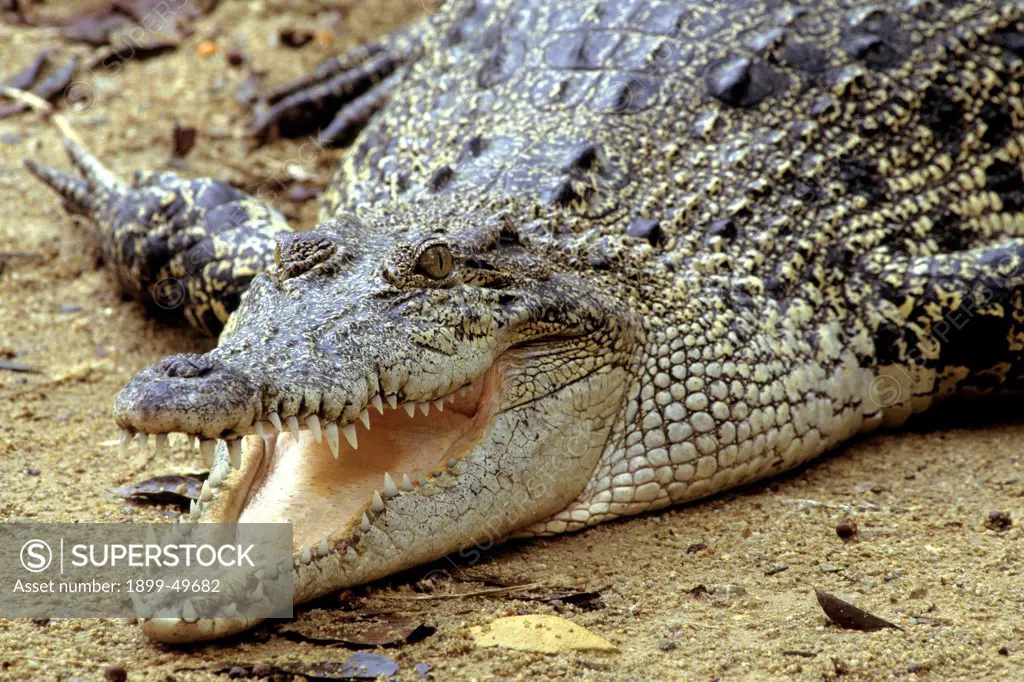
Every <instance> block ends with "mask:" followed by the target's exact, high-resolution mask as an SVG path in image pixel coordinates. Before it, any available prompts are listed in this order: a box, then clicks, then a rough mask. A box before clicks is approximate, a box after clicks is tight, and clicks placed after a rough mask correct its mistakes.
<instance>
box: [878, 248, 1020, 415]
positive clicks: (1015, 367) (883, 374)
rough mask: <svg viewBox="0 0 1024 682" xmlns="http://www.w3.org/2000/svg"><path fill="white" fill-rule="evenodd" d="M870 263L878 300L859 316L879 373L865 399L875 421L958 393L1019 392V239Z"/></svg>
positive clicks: (917, 409) (909, 412)
mask: <svg viewBox="0 0 1024 682" xmlns="http://www.w3.org/2000/svg"><path fill="white" fill-rule="evenodd" d="M873 262H874V263H877V267H876V268H874V270H875V271H876V272H877V275H876V279H875V285H874V286H875V288H876V290H877V291H878V293H879V294H880V295H879V296H877V298H876V299H875V302H874V303H872V304H871V305H870V306H869V307H868V310H867V311H866V313H865V319H866V320H867V321H868V323H869V324H870V325H871V326H872V327H874V328H875V329H877V330H878V331H877V332H876V339H875V349H876V354H877V360H876V362H877V367H878V370H877V371H878V376H877V378H876V379H875V381H874V383H873V384H872V387H871V389H870V390H869V391H868V393H869V395H868V396H867V397H868V399H870V400H873V401H874V402H875V403H876V404H877V405H878V406H879V407H880V408H881V410H880V414H879V415H878V418H879V419H881V420H882V421H883V422H884V423H885V424H887V425H899V424H900V423H902V422H903V421H905V420H906V419H907V418H908V417H909V416H910V415H912V414H914V413H917V412H921V411H922V410H924V409H926V408H928V407H929V406H930V405H931V404H932V403H933V402H934V400H935V399H937V398H941V397H944V396H947V395H950V394H952V393H954V392H957V391H972V392H984V391H992V390H1005V389H1019V388H1020V382H1021V379H1022V378H1024V352H1022V351H1024V240H1022V239H1008V240H1006V241H1004V242H1002V243H999V244H996V245H993V246H988V247H979V248H976V249H972V250H968V251H963V252H957V253H952V254H943V255H938V256H931V257H917V258H909V259H890V258H888V257H887V256H886V255H885V254H878V255H877V256H876V258H875V259H874V261H873ZM868 267H869V268H871V265H870V264H869V265H868Z"/></svg>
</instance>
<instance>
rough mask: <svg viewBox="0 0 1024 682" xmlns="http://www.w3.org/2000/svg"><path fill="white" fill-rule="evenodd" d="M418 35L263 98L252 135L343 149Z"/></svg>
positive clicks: (380, 102) (395, 77) (335, 62)
mask: <svg viewBox="0 0 1024 682" xmlns="http://www.w3.org/2000/svg"><path fill="white" fill-rule="evenodd" d="M420 45H421V41H420V38H419V36H418V29H408V30H406V31H401V32H398V33H395V34H392V35H390V36H388V37H387V38H385V39H384V40H383V41H380V42H375V43H369V44H367V45H362V46H360V47H357V48H355V49H354V50H352V51H350V52H347V53H345V54H344V55H342V56H340V57H334V58H331V59H328V60H327V61H325V62H323V63H321V64H320V65H319V66H318V67H317V68H316V69H314V70H313V72H312V73H311V74H309V75H308V76H306V77H304V78H300V79H299V80H296V81H294V82H292V83H289V84H287V85H285V86H283V87H281V88H278V89H277V90H275V91H274V92H272V93H270V94H269V95H268V96H267V97H266V105H265V107H264V109H263V110H262V111H260V112H259V113H258V114H257V116H256V120H255V121H254V123H253V126H252V130H253V134H254V135H256V136H257V138H259V139H261V140H263V139H266V138H267V137H268V136H269V135H270V134H271V132H272V131H274V130H276V131H277V132H278V133H279V134H280V135H281V136H283V137H298V136H301V135H309V134H314V133H316V134H317V137H318V141H319V143H320V144H321V145H322V146H331V147H341V146H345V145H347V144H349V143H350V142H351V141H352V140H353V139H355V136H356V135H357V134H358V133H359V131H360V130H362V129H363V127H364V126H365V125H366V124H367V122H369V120H370V118H371V117H372V116H373V115H374V114H375V113H377V112H378V111H379V110H380V109H381V107H383V106H384V103H385V102H386V101H387V98H388V95H389V94H390V93H391V91H392V90H393V89H394V87H395V85H397V83H398V81H399V80H400V78H401V74H402V73H403V70H404V68H405V67H406V66H407V65H408V64H409V63H411V62H412V61H414V60H415V59H416V58H417V57H418V56H419V54H420V49H421V48H420Z"/></svg>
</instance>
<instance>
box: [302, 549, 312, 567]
mask: <svg viewBox="0 0 1024 682" xmlns="http://www.w3.org/2000/svg"><path fill="white" fill-rule="evenodd" d="M312 560H313V553H312V552H310V551H309V547H308V546H307V547H303V548H302V555H301V556H300V557H299V561H301V562H302V563H304V564H308V563H309V562H310V561H312Z"/></svg>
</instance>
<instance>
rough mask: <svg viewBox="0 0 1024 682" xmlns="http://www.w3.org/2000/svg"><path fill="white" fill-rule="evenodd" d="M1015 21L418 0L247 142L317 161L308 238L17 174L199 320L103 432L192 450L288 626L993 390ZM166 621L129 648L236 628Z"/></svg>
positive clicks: (1007, 230)
mask: <svg viewBox="0 0 1024 682" xmlns="http://www.w3.org/2000/svg"><path fill="white" fill-rule="evenodd" d="M1022 17H1024V4H1022V3H1021V2H1020V1H1019V0H1015V1H1005V0H1004V1H995V0H981V1H974V0H962V1H961V0H958V1H947V2H934V1H933V0H899V1H896V2H879V3H875V4H871V5H861V4H860V3H855V2H849V3H847V2H840V1H838V0H825V1H823V2H814V3H806V6H800V5H798V4H795V3H788V2H782V1H776V0H733V1H730V2H715V1H713V0H701V1H700V2H694V1H691V0H675V1H673V2H648V1H647V0H643V1H641V0H614V1H612V0H599V1H588V2H574V3H566V2H547V1H544V2H541V1H540V0H521V1H518V2H513V1H511V0H497V1H494V2H487V1H485V0H473V1H459V2H454V3H451V4H450V5H449V6H447V7H446V8H445V10H444V11H442V12H438V13H436V14H434V15H432V16H430V17H428V18H426V19H424V20H422V21H420V22H419V23H417V24H415V25H413V26H412V27H411V28H409V29H407V30H404V31H402V32H400V33H398V34H396V35H393V36H389V37H387V38H385V39H383V40H382V41H380V42H379V43H376V44H373V45H368V46H365V47H362V48H359V49H358V50H356V51H355V52H353V53H350V54H348V55H345V56H343V57H341V58H338V59H334V60H331V61H329V62H327V63H325V64H324V65H322V66H321V67H320V68H319V69H318V70H317V71H316V73H314V74H313V75H311V76H310V77H309V78H307V79H304V80H303V81H301V82H299V83H296V84H293V85H292V86H289V87H287V88H285V89H284V90H282V91H280V92H279V93H278V95H277V96H276V97H275V98H274V101H272V102H271V103H270V106H269V108H268V109H267V110H266V112H265V114H264V115H263V116H262V117H261V118H260V119H259V120H258V122H257V124H256V127H257V128H258V129H259V131H260V132H264V131H267V130H270V129H271V128H274V127H276V128H278V129H279V130H280V131H282V132H284V133H286V134H287V133H300V132H303V131H308V130H310V129H315V128H317V127H318V126H323V125H324V124H327V123H328V122H330V123H329V125H327V127H326V129H325V133H326V136H327V137H330V138H332V139H341V140H343V141H346V142H348V141H352V140H354V141H352V144H351V147H350V149H349V151H348V152H347V155H346V156H345V157H344V161H343V163H342V165H341V168H340V169H339V171H338V172H337V175H336V177H335V179H334V180H333V182H332V183H331V185H330V187H329V188H328V190H327V191H326V193H325V194H324V197H323V203H322V210H321V214H320V223H319V225H318V227H317V228H316V229H314V230H312V231H310V232H291V231H290V230H289V226H288V225H287V224H286V221H285V219H284V218H283V217H282V216H281V215H280V214H279V213H278V212H276V211H275V210H274V209H273V208H271V207H269V206H267V205H265V204H264V203H262V202H260V201H258V200H256V199H254V198H251V197H247V196H246V195H244V194H242V193H240V192H239V191H237V190H234V189H232V188H229V187H227V186H224V185H222V184H218V183H216V182H213V181H210V180H186V179H181V178H179V177H177V176H175V175H173V174H170V173H151V174H144V175H140V176H139V177H137V178H136V181H135V183H134V184H133V185H132V186H129V185H127V184H124V183H122V182H121V181H120V180H118V179H117V178H116V177H115V176H114V175H113V174H112V173H110V172H109V171H107V170H106V169H105V168H103V167H102V166H101V165H100V164H99V162H98V161H96V160H95V159H93V158H92V157H90V156H89V155H88V154H87V153H86V152H85V151H84V150H82V149H81V148H79V147H77V146H75V145H71V147H70V151H71V157H72V160H73V162H74V164H75V165H76V167H77V169H78V171H79V173H80V176H76V175H72V174H68V173H65V172H62V171H58V170H54V169H50V168H44V167H42V166H39V165H38V164H36V163H33V162H29V168H30V169H31V170H32V172H33V173H34V174H36V175H37V176H38V177H39V178H41V179H42V180H43V181H44V182H46V183H47V184H49V185H50V186H51V187H53V188H54V189H56V190H57V191H58V192H59V193H60V194H61V195H62V196H63V197H64V199H65V201H66V204H67V205H68V206H69V207H70V208H71V209H73V210H76V211H78V212H81V213H85V214H86V215H88V216H90V217H91V218H92V219H93V220H95V222H96V223H97V224H98V225H99V231H100V235H101V237H102V240H103V251H104V254H105V256H106V259H107V261H108V263H109V264H110V267H111V269H112V272H113V273H114V275H115V277H116V279H117V280H118V282H119V283H120V285H121V286H122V287H123V288H125V289H126V290H127V291H129V292H132V293H134V294H135V295H136V296H138V297H139V298H140V299H142V300H146V301H148V302H149V303H151V304H155V306H154V307H156V308H159V309H161V310H163V312H164V313H165V314H172V315H177V316H180V317H181V318H183V319H185V320H187V321H188V322H189V323H191V324H192V325H195V326H197V327H200V328H202V329H206V330H208V331H209V332H211V333H218V332H220V330H221V327H222V325H223V331H222V332H220V343H219V346H218V347H217V348H216V349H215V350H213V351H211V352H209V353H206V354H202V355H177V356H173V357H169V358H167V359H165V360H163V361H162V362H159V363H157V364H156V365H154V366H152V367H150V368H148V369H146V370H145V371H143V372H141V373H140V374H138V375H137V376H136V377H135V378H133V379H132V380H131V381H130V383H129V384H128V385H127V387H125V389H124V390H123V391H122V392H121V394H120V395H119V396H118V397H117V400H116V406H115V413H116V419H117V422H118V424H119V425H120V426H121V427H122V429H124V432H123V435H124V437H125V438H129V437H132V436H134V437H136V438H138V439H139V440H141V441H142V442H143V443H144V442H145V440H146V438H147V435H155V436H156V439H157V441H158V445H159V444H160V443H162V442H164V441H165V440H166V438H167V434H168V433H172V432H183V433H186V434H190V435H192V436H197V437H198V438H199V439H201V444H200V448H201V450H202V451H203V452H204V453H205V454H206V455H207V456H208V457H210V458H212V459H214V460H215V464H214V466H213V471H212V474H211V476H210V479H209V481H208V484H207V485H206V486H205V487H204V489H203V492H202V495H201V498H200V500H199V501H198V502H197V504H196V505H195V508H194V509H193V511H192V514H191V518H192V519H199V520H204V521H205V520H227V521H232V520H241V521H257V520H262V521H280V520H285V519H287V520H290V521H291V522H293V523H294V533H295V535H294V537H295V543H296V544H295V548H294V579H295V585H296V587H295V601H296V602H301V601H305V600H309V599H311V598H313V597H316V596H318V595H322V594H325V593H328V592H330V591H333V590H337V589H339V588H341V587H344V586H348V585H355V584H359V583H364V582H366V581H370V580H373V579H375V578H379V577H381V576H384V575H387V574H390V573H393V572H395V571H398V570H400V569H405V568H408V567H410V566H414V565H416V564H418V563H421V562H426V561H430V560H433V559H436V558H438V557H440V556H442V555H444V554H445V553H448V552H452V551H455V550H458V549H459V548H463V547H466V546H469V545H472V544H473V543H475V542H489V541H492V540H495V539H500V538H504V537H508V536H528V535H545V534H553V533H561V532H566V531H574V530H578V529H581V528H584V527H587V526H590V525H593V524H596V523H600V522H602V521H605V520H608V519H614V518H618V517H623V516H627V515H630V514H636V513H639V512H645V511H649V510H653V509H658V508H662V507H665V506H668V505H670V504H673V503H679V502H685V501H688V500H693V499H696V498H700V497H703V496H706V495H708V494H711V493H714V492H716V491H720V490H723V489H726V488H729V487H732V486H736V485H739V484H742V483H745V482H748V481H753V480H755V479H758V478H761V477H764V476H767V475H770V474H774V473H777V472H780V471H783V470H785V469H788V468H790V467H793V466H795V465H797V464H799V463H801V462H804V461H806V460H808V459H810V458H812V457H814V456H816V455H818V454H819V453H821V452H823V451H825V450H827V449H828V448H831V447H833V446H835V445H836V444H838V443H841V442H843V441H844V440H846V439H848V438H850V437H851V436H853V435H854V434H856V433H858V432H864V431H867V430H871V429H874V428H876V427H879V426H882V425H886V424H888V425H896V424H900V423H902V422H903V421H904V420H906V419H907V418H908V417H909V416H910V415H911V414H913V413H916V412H920V411H921V410H924V409H925V408H927V407H928V406H929V405H931V404H932V403H933V402H934V401H935V400H936V399H938V398H941V397H944V396H948V395H950V394H953V393H956V392H960V391H989V390H993V389H998V388H1010V387H1013V386H1015V385H1017V386H1019V380H1020V378H1021V376H1022V372H1021V370H1022V363H1024V354H1022V353H1021V352H1020V351H1021V348H1022V347H1024V301H1022V299H1024V268H1022V257H1024V213H1022V211H1024V190H1022V175H1021V173H1022V159H1024V152H1022V148H1024V100H1022V95H1021V85H1022V76H1024V61H1022V57H1024V21H1022ZM332 119H333V121H332ZM417 412H421V413H422V414H420V415H417ZM428 414H430V415H432V416H430V417H429V418H428V417H427V416H426V415H428ZM371 427H372V428H371ZM217 439H220V440H221V441H224V442H226V445H221V446H219V447H218V446H216V445H215V444H216V443H217ZM183 616H185V617H184V618H183V619H181V620H178V619H170V620H159V621H158V620H149V621H144V623H143V627H144V628H145V629H146V631H147V632H148V633H149V634H150V635H151V636H152V637H155V638H157V639H160V640H165V641H189V640H199V639H209V638H214V637H218V636H222V635H227V634H230V633H233V632H237V631H239V630H242V629H245V628H247V627H250V626H251V625H253V621H251V620H246V619H241V618H235V619H231V618H221V619H210V620H196V619H194V618H190V617H188V616H189V614H187V613H186V614H183Z"/></svg>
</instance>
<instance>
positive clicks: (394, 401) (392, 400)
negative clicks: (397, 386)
mask: <svg viewBox="0 0 1024 682" xmlns="http://www.w3.org/2000/svg"><path fill="white" fill-rule="evenodd" d="M384 399H385V400H387V401H388V405H389V406H390V407H391V409H392V410H397V409H398V396H397V395H389V396H387V397H385V398H384Z"/></svg>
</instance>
